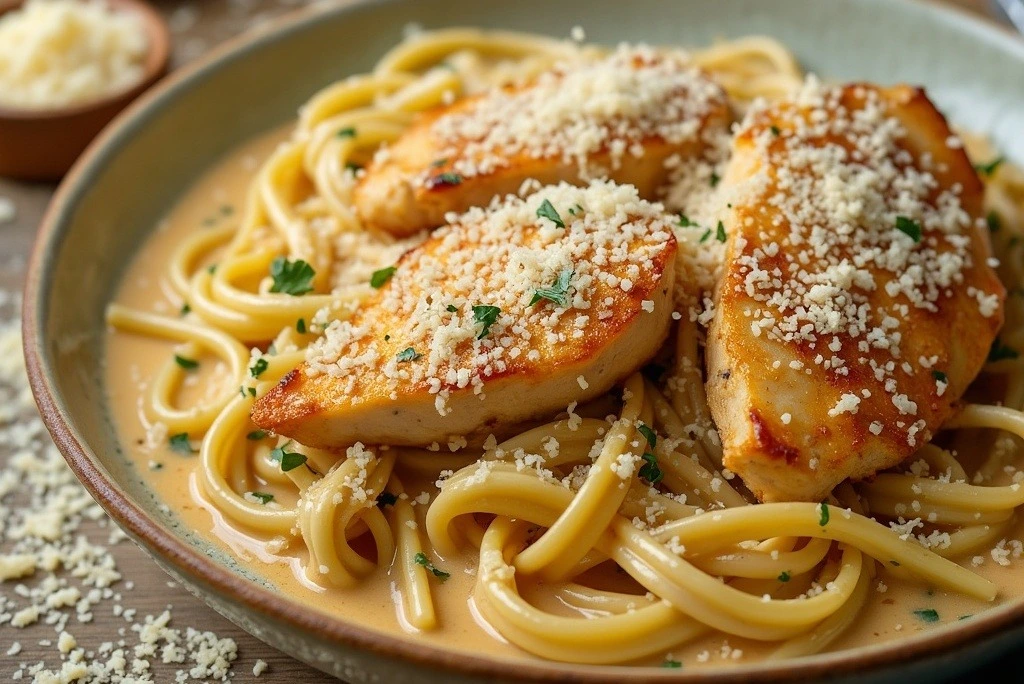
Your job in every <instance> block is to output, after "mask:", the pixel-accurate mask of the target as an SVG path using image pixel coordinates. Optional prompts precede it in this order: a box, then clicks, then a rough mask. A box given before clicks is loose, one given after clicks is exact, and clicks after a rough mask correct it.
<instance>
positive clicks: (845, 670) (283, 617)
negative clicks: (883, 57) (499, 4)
mask: <svg viewBox="0 0 1024 684" xmlns="http://www.w3.org/2000/svg"><path fill="white" fill-rule="evenodd" d="M404 1H405V0H340V1H339V2H337V3H334V4H326V3H316V4H313V5H310V6H307V7H304V8H301V9H298V10H295V11H292V12H288V13H286V14H285V15H283V16H280V17H277V18H275V19H274V20H271V21H269V22H267V24H265V25H263V26H261V27H259V28H258V29H255V30H252V31H248V32H245V33H242V34H240V35H238V36H235V37H233V38H231V39H229V40H227V41H225V42H224V43H222V44H220V45H218V46H216V47H215V48H213V49H212V50H210V52H208V53H207V54H206V55H204V56H203V57H201V58H199V59H197V60H195V61H193V62H191V63H189V64H187V65H185V66H182V67H179V68H177V69H175V70H174V71H173V72H172V73H171V74H169V75H168V76H167V77H165V78H164V79H163V80H161V81H160V82H159V83H158V84H157V85H156V86H154V87H153V88H152V89H150V90H149V91H147V92H146V93H145V94H144V95H143V96H142V97H140V98H139V99H138V100H136V101H135V102H133V103H132V104H131V105H130V106H129V107H128V108H127V109H125V110H124V111H123V112H122V113H121V114H119V115H118V117H117V118H116V119H115V120H114V121H113V122H112V123H111V124H110V125H109V126H108V127H107V128H106V129H105V130H104V131H103V132H102V133H101V134H100V135H99V136H98V137H97V138H96V140H94V141H93V142H92V143H91V144H90V145H89V147H88V148H87V149H86V151H85V152H84V153H83V155H82V156H81V157H80V158H79V159H78V161H77V162H76V163H75V165H74V166H73V167H72V169H71V171H70V172H69V173H68V174H67V176H65V178H64V180H63V181H62V182H61V184H60V186H59V187H58V189H57V191H56V193H55V194H54V196H53V198H52V200H51V202H50V204H49V206H48V207H47V209H46V212H45V213H44V215H43V218H42V220H41V222H40V226H39V229H38V232H37V235H36V239H35V242H34V244H33V247H32V251H31V254H30V258H29V262H28V268H27V275H26V280H25V286H24V291H23V306H22V347H23V353H24V355H25V362H26V371H27V374H28V379H29V384H30V387H31V390H32V394H33V396H34V398H35V401H36V404H37V406H38V408H39V412H40V415H41V417H42V420H43V422H44V424H45V425H46V428H47V430H48V431H49V433H50V436H51V438H52V439H53V441H54V443H55V444H56V445H57V447H58V449H59V450H60V452H61V454H62V455H63V456H64V459H65V460H66V461H67V463H68V465H69V466H70V467H71V469H72V471H73V472H74V473H75V475H76V477H77V478H78V480H79V481H80V482H81V483H82V484H83V485H84V486H85V487H86V489H87V490H88V491H89V493H90V494H91V495H92V497H93V498H94V499H95V500H96V501H97V502H98V503H99V504H100V505H101V506H102V507H103V509H104V510H105V511H106V513H107V514H108V515H109V516H110V517H111V518H113V519H114V520H115V522H117V523H118V525H119V526H120V527H122V528H123V529H125V530H126V531H127V532H129V534H130V535H131V537H132V538H133V540H134V541H135V542H136V543H137V544H138V545H139V546H140V547H142V548H143V550H144V551H145V552H146V553H147V554H148V555H150V556H152V557H154V559H156V560H158V561H159V562H158V564H159V565H161V567H163V565H164V564H167V565H170V566H171V567H173V569H174V571H175V572H176V573H178V574H180V575H182V576H183V577H185V578H187V579H188V581H189V582H191V583H193V584H196V585H200V586H203V587H204V589H205V592H204V593H206V592H212V593H214V594H216V596H217V597H218V599H220V600H222V601H223V600H225V599H226V600H227V601H229V602H232V603H236V604H242V605H244V606H245V607H246V608H247V609H248V610H250V611H255V612H258V613H260V614H262V615H263V616H265V617H267V618H269V619H271V620H273V621H274V622H275V623H276V624H279V625H286V626H288V627H292V628H295V629H298V630H300V631H301V632H302V633H303V634H306V635H310V636H315V637H317V638H320V639H325V640H327V641H330V642H333V643H337V644H343V645H345V646H347V647H349V648H353V649H356V650H359V651H365V652H369V653H372V654H374V655H375V656H377V657H381V658H388V657H397V658H400V659H402V660H404V661H406V662H407V663H410V664H414V665H420V666H426V667H429V668H431V669H435V670H436V669H443V670H450V671H456V672H458V673H460V674H463V675H467V676H487V677H494V678H497V679H501V678H503V677H507V676H508V666H509V665H510V664H514V666H515V668H516V678H517V679H523V680H528V681H538V682H551V681H559V682H565V681H573V682H587V683H593V684H621V682H622V679H623V677H624V676H628V679H629V681H630V682H631V683H636V684H639V683H641V682H655V681H659V682H660V681H664V680H665V679H666V678H667V677H669V676H671V677H672V679H673V681H693V680H697V679H699V680H700V681H702V682H703V681H707V682H714V683H715V684H724V683H726V682H730V683H731V682H781V681H789V680H791V679H792V678H793V677H794V676H800V677H810V678H818V677H822V678H834V677H836V676H838V675H843V674H851V673H853V672H858V671H867V670H875V671H877V670H878V669H881V668H884V667H886V666H891V665H894V664H897V663H899V662H904V663H905V662H908V661H920V660H924V659H927V658H929V657H934V656H936V655H939V654H942V653H945V654H946V655H947V656H953V655H955V651H956V650H957V649H967V648H969V647H971V646H972V645H974V644H977V643H978V642H980V641H981V640H982V639H985V638H987V637H992V636H995V635H996V634H997V633H998V632H1000V631H1001V630H1003V629H1004V628H1008V627H1013V626H1019V625H1021V624H1024V599H1022V600H1019V601H1017V602H1015V603H1010V604H1005V605H1003V606H1000V607H997V608H993V609H992V610H990V611H987V612H986V613H984V614H982V615H978V616H975V617H974V618H973V619H971V620H969V621H965V622H961V623H951V624H950V625H946V626H943V627H942V628H939V629H936V630H934V631H930V632H925V633H922V634H920V635H916V636H914V637H911V638H908V639H903V640H899V641H893V642H889V643H888V644H879V645H873V646H869V647H861V648H857V649H850V650H845V651H837V652H831V653H823V654H816V655H814V656H809V657H806V658H799V659H795V660H791V661H782V662H779V663H771V662H769V661H760V662H758V663H753V664H744V665H739V666H736V667H730V668H728V669H725V668H720V669H712V670H699V671H682V672H680V671H678V670H673V671H671V672H659V671H658V670H657V669H653V668H638V667H635V666H621V665H600V666H598V665H573V664H567V663H558V662H552V661H542V660H536V661H530V660H521V659H511V658H507V657H500V656H499V657H485V656H480V655H476V654H472V653H468V652H460V651H454V650H448V649H445V648H443V647H441V646H434V645H431V644H427V643H418V642H416V641H415V638H414V637H413V636H399V635H395V634H389V633H385V632H381V631H378V630H375V629H373V628H370V627H367V626H363V625H360V624H359V623H357V622H355V621H351V620H346V619H342V618H337V617H331V616H329V615H327V614H326V613H322V612H320V611H309V610H306V609H304V607H303V604H302V603H301V602H299V601H296V600H292V599H289V598H286V597H284V595H282V594H277V593H275V592H273V591H271V590H270V589H268V588H266V587H264V586H262V585H259V584H256V583H254V582H252V581H249V580H246V579H245V578H244V577H242V576H241V575H239V574H237V573H235V572H232V571H231V570H230V569H228V568H227V567H226V566H224V565H223V564H222V563H219V562H217V561H216V560H214V559H213V558H211V557H209V556H207V555H204V554H202V553H201V552H199V551H198V550H197V549H196V548H194V547H192V546H190V545H189V544H187V543H186V542H185V541H184V540H182V539H180V538H179V537H177V536H176V535H174V534H173V533H172V532H170V531H169V530H167V529H165V527H164V526H163V525H161V524H159V523H158V522H157V521H156V520H155V518H153V517H151V516H149V515H148V514H147V513H146V512H145V511H144V510H143V509H142V508H141V506H140V505H139V504H137V503H136V502H135V500H134V499H133V498H132V497H130V496H129V495H128V493H127V492H125V491H123V490H122V489H121V488H120V486H119V485H118V484H117V482H116V481H115V480H114V478H113V477H111V476H109V474H108V473H107V472H106V469H105V468H104V467H103V466H102V465H101V464H100V463H99V461H98V459H97V458H96V456H95V454H94V453H92V450H91V449H90V448H89V447H88V446H87V445H86V444H85V443H84V440H83V439H81V438H80V436H79V434H78V432H77V430H76V429H75V428H74V427H73V426H72V425H71V420H70V415H71V411H70V410H68V409H65V407H64V405H63V401H62V398H61V394H60V392H59V390H58V389H57V386H56V383H55V381H54V379H53V377H52V376H53V374H54V373H55V370H54V369H53V367H52V364H51V360H50V359H49V357H48V355H47V354H46V353H45V352H44V347H43V342H44V340H45V334H44V329H43V326H44V325H45V319H46V313H47V306H48V302H47V301H45V299H44V295H48V294H49V291H50V288H51V286H52V285H51V283H48V282H45V283H44V280H43V276H44V275H45V274H47V273H49V272H50V270H51V268H49V266H51V264H52V261H53V259H54V258H55V255H56V252H57V248H58V247H59V243H60V240H61V238H62V237H63V235H64V234H65V232H66V231H67V229H68V226H69V224H70V221H69V220H68V218H67V217H69V216H70V215H71V214H72V213H73V209H74V208H75V207H76V206H77V204H78V202H79V201H80V200H81V198H82V197H83V196H84V194H85V193H87V192H88V189H89V183H88V178H89V176H90V175H91V173H92V172H93V171H94V170H97V169H99V168H102V166H103V164H104V163H105V162H106V161H107V160H108V159H109V158H111V157H112V156H114V155H116V154H117V153H118V151H119V147H120V145H118V144H117V143H118V141H119V140H125V139H128V138H130V137H131V136H132V134H133V133H134V132H135V131H136V130H138V129H139V128H140V127H141V126H142V125H143V124H144V123H145V119H146V115H147V113H150V112H153V111H155V110H157V109H159V108H160V107H161V106H162V105H163V104H164V103H166V102H168V101H172V100H173V99H174V98H175V96H176V94H177V93H178V92H179V91H181V90H183V89H187V88H188V87H189V83H190V82H191V81H193V80H194V79H200V78H202V77H203V76H204V74H206V73H209V72H214V71H216V70H217V69H218V68H219V67H220V66H221V65H222V64H223V63H227V62H230V61H233V60H235V59H240V58H244V57H245V55H246V54H247V53H248V52H249V51H251V50H256V49H259V48H260V46H262V45H263V44H264V43H265V42H267V41H271V40H273V39H276V38H278V37H280V36H283V35H287V34H289V33H292V32H295V31H301V30H303V29H304V28H305V27H306V26H307V25H309V24H312V23H315V22H316V21H317V20H318V18H320V17H321V16H324V15H344V14H346V13H349V12H353V11H358V10H371V9H372V8H374V7H376V6H381V5H387V4H396V3H400V2H404ZM889 1H890V2H892V0H889ZM893 4H903V5H908V6H918V7H922V8H930V11H932V12H934V13H936V14H938V15H939V16H940V17H941V18H942V19H943V20H946V21H954V20H955V21H956V23H957V24H958V26H959V30H969V31H971V32H972V33H974V34H976V35H980V36H984V37H985V39H987V40H990V41H991V40H995V41H997V42H998V43H1000V44H1002V45H1004V46H1007V47H1009V49H1010V50H1011V52H1016V53H1017V55H1018V57H1019V58H1020V59H1021V63H1022V64H1024V40H1021V36H1020V35H1019V34H1017V33H1015V32H1014V31H1013V30H1012V29H1010V28H1008V27H1005V26H1003V25H1001V24H998V23H996V22H994V21H992V20H990V19H986V18H985V17H981V16H978V15H975V14H972V13H971V12H970V11H968V10H967V9H965V8H963V7H959V6H954V5H950V4H948V3H947V2H944V1H943V0H898V2H895V3H893ZM1008 38H1014V39H1015V40H1011V41H1008V40H1007V39H1008ZM65 411H66V412H67V414H68V418H65V415H64V414H65ZM165 570H166V568H165ZM202 598H203V600H204V602H206V603H208V604H209V603H210V601H209V600H207V599H206V598H205V596H204V597H202ZM296 609H298V610H296ZM233 621H234V620H233ZM257 638H258V637H257ZM293 657H294V656H293Z"/></svg>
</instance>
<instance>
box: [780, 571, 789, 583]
mask: <svg viewBox="0 0 1024 684" xmlns="http://www.w3.org/2000/svg"><path fill="white" fill-rule="evenodd" d="M790 578H791V576H790V574H789V571H788V570H783V571H782V572H780V573H779V581H780V582H788V581H789V580H790Z"/></svg>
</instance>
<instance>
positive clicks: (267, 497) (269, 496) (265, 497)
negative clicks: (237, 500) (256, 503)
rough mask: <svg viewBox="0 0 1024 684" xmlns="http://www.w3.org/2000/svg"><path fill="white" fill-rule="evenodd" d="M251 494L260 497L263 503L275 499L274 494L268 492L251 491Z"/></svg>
mask: <svg viewBox="0 0 1024 684" xmlns="http://www.w3.org/2000/svg"><path fill="white" fill-rule="evenodd" d="M249 495H250V496H252V497H254V498H256V499H259V500H260V503H261V504H264V505H266V504H268V503H270V502H271V501H273V500H274V495H273V494H267V493H266V492H249Z"/></svg>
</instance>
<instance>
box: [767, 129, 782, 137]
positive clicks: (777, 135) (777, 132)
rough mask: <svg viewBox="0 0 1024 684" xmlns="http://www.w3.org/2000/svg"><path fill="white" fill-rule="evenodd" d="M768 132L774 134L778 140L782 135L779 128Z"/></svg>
mask: <svg viewBox="0 0 1024 684" xmlns="http://www.w3.org/2000/svg"><path fill="white" fill-rule="evenodd" d="M768 130H770V131H771V132H772V135H774V136H775V137H776V138H778V137H779V136H780V135H782V131H780V130H779V127H778V126H772V127H771V128H769V129H768Z"/></svg>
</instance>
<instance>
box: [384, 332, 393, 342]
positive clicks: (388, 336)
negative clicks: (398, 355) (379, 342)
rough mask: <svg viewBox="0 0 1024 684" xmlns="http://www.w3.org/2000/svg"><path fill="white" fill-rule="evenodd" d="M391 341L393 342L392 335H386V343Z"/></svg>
mask: <svg viewBox="0 0 1024 684" xmlns="http://www.w3.org/2000/svg"><path fill="white" fill-rule="evenodd" d="M390 340H391V335H388V334H385V335H384V341H385V342H388V341H390Z"/></svg>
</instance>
